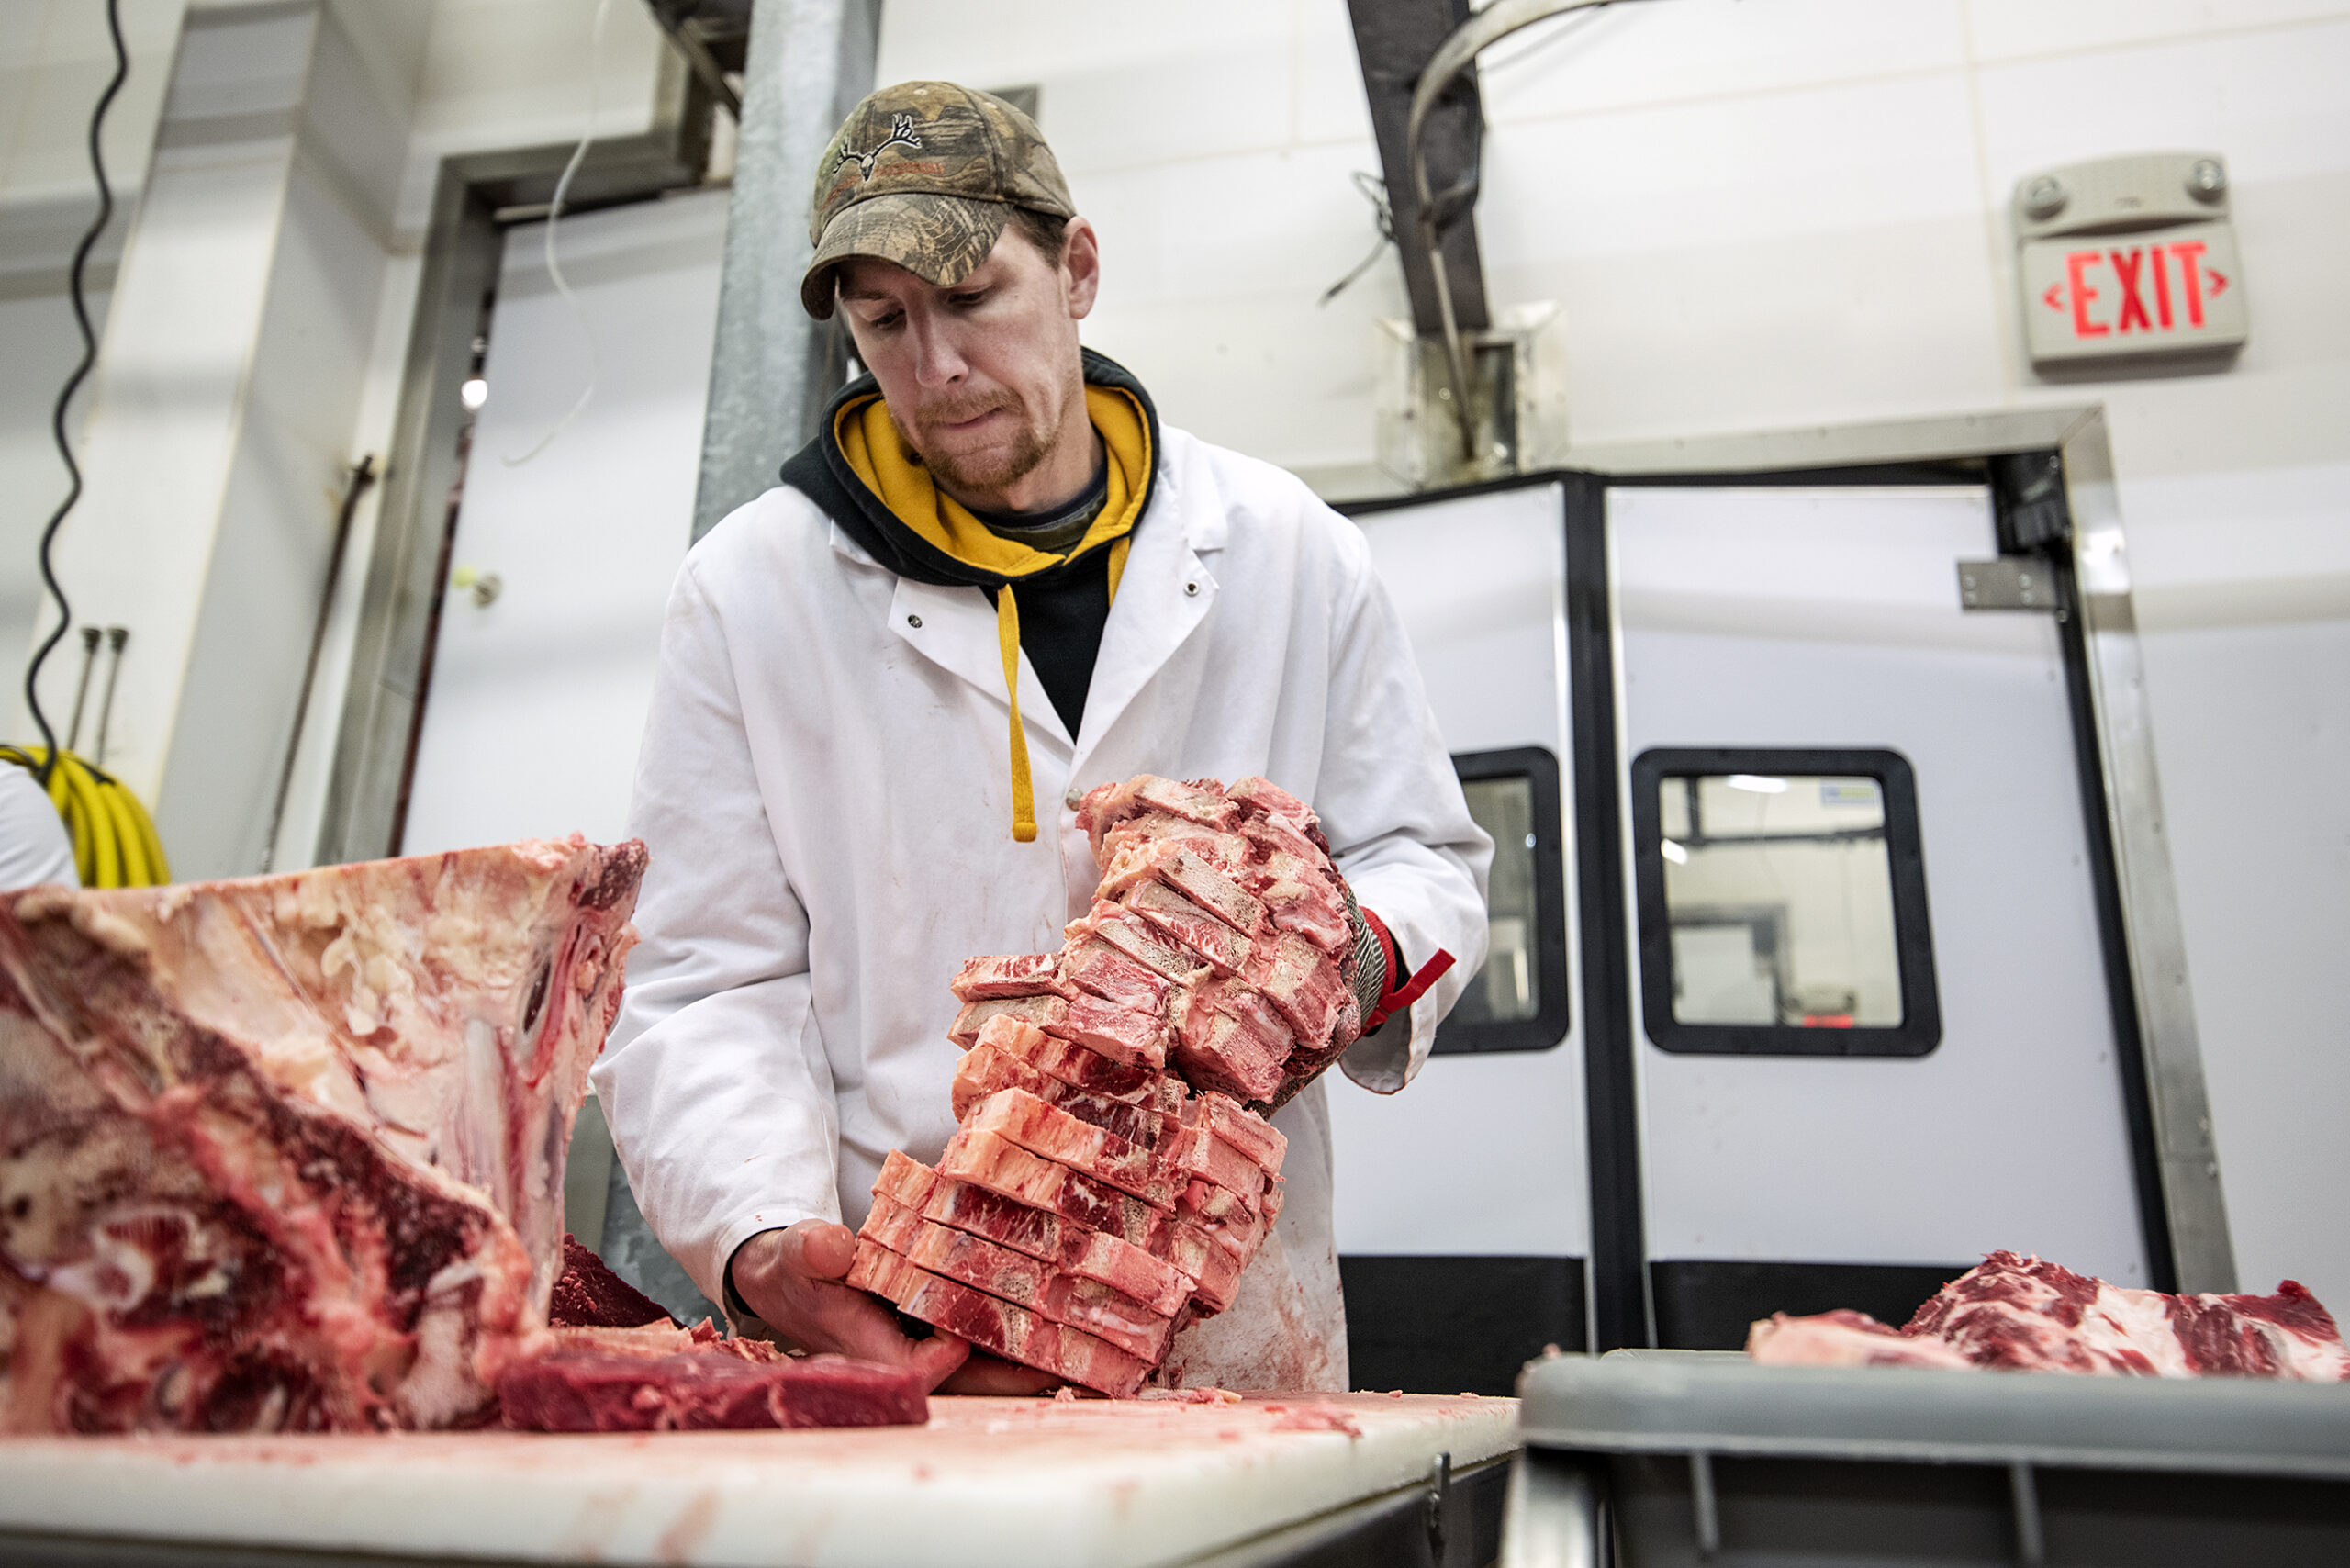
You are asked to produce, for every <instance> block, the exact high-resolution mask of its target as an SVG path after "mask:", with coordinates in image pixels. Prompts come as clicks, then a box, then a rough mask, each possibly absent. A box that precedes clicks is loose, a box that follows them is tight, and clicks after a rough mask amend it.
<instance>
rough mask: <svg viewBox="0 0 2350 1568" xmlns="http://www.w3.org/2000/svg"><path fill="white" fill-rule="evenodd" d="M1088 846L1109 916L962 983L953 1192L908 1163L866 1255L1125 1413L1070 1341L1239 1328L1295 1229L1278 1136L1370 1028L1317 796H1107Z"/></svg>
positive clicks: (1108, 792)
mask: <svg viewBox="0 0 2350 1568" xmlns="http://www.w3.org/2000/svg"><path fill="white" fill-rule="evenodd" d="M1078 823H1079V825H1080V827H1082V828H1083V829H1084V830H1085V831H1086V833H1087V834H1088V835H1089V836H1090V839H1091V843H1092V845H1093V848H1094V854H1095V858H1096V860H1097V862H1098V863H1099V864H1100V866H1101V868H1102V876H1101V879H1100V882H1099V884H1098V886H1097V887H1096V890H1095V895H1094V900H1093V902H1092V905H1091V908H1090V909H1089V910H1088V911H1087V913H1085V914H1084V915H1083V916H1082V917H1080V918H1079V919H1077V920H1073V921H1071V922H1070V923H1069V924H1068V926H1067V927H1066V928H1065V930H1064V933H1063V935H1064V937H1065V942H1064V945H1063V946H1062V949H1061V951H1060V953H1059V954H1058V955H1057V956H1047V955H1036V954H1027V955H1017V956H1007V957H990V956H982V957H978V958H972V959H970V960H969V961H968V962H967V963H966V964H965V965H964V967H963V969H962V970H961V972H960V973H959V974H958V975H957V976H956V977H955V980H954V982H953V987H952V989H953V991H954V992H955V994H956V996H957V999H958V1000H960V1001H961V1002H963V1007H962V1009H961V1011H960V1012H959V1013H958V1014H957V1017H956V1020H955V1023H954V1025H953V1027H952V1028H951V1029H950V1030H949V1037H950V1038H951V1039H953V1040H954V1041H955V1043H956V1044H957V1045H959V1046H961V1047H964V1048H965V1052H966V1054H965V1056H964V1058H963V1059H962V1061H961V1063H960V1064H959V1065H958V1066H957V1070H956V1072H955V1077H954V1085H953V1090H952V1103H953V1107H954V1111H955V1115H956V1119H957V1124H958V1126H957V1132H956V1133H955V1135H954V1137H951V1138H950V1139H948V1140H947V1144H946V1148H945V1149H944V1150H943V1151H942V1152H941V1154H940V1156H939V1159H938V1164H937V1169H936V1170H931V1169H929V1168H928V1167H925V1166H923V1165H921V1164H920V1163H918V1162H916V1161H914V1160H912V1159H910V1158H908V1157H907V1156H905V1155H904V1154H903V1153H901V1152H900V1153H893V1154H892V1155H891V1156H890V1159H889V1162H888V1163H887V1164H885V1165H884V1167H883V1169H882V1172H881V1176H880V1180H879V1181H878V1182H876V1184H875V1186H874V1194H875V1198H876V1200H877V1201H876V1204H875V1206H874V1209H873V1211H872V1213H871V1215H869V1216H868V1217H867V1222H866V1224H865V1226H864V1228H863V1229H862V1230H861V1231H860V1233H859V1238H858V1249H857V1254H856V1256H857V1260H858V1268H859V1270H860V1271H861V1273H860V1275H859V1276H858V1277H859V1278H862V1279H864V1280H865V1281H867V1288H869V1289H872V1290H875V1291H876V1292H878V1294H883V1295H885V1296H887V1297H888V1298H889V1299H890V1300H891V1301H893V1302H895V1303H896V1304H897V1305H899V1307H900V1308H901V1310H902V1311H905V1312H907V1313H910V1314H912V1316H917V1317H923V1318H924V1319H925V1320H926V1321H929V1322H931V1323H934V1324H936V1325H938V1326H939V1327H946V1328H949V1329H950V1330H952V1331H954V1332H957V1333H961V1332H963V1329H962V1328H960V1327H957V1323H950V1322H947V1321H946V1319H945V1318H943V1317H940V1316H930V1315H929V1314H930V1311H931V1310H932V1309H934V1310H936V1311H938V1312H941V1313H946V1314H950V1315H952V1316H955V1317H956V1319H957V1322H962V1321H966V1320H968V1321H972V1322H976V1323H978V1324H979V1328H978V1329H976V1330H975V1333H977V1334H979V1336H981V1338H978V1339H975V1342H977V1343H981V1344H982V1348H985V1349H990V1350H996V1351H997V1353H999V1354H1004V1355H1009V1356H1012V1357H1013V1359H1015V1360H1024V1361H1028V1362H1029V1364H1031V1365H1034V1366H1038V1367H1042V1368H1045V1369H1046V1370H1049V1371H1055V1372H1059V1373H1060V1374H1061V1375H1064V1376H1068V1377H1070V1378H1071V1379H1073V1380H1074V1381H1078V1382H1085V1383H1090V1384H1091V1386H1093V1387H1097V1388H1102V1389H1104V1390H1105V1391H1107V1390H1108V1389H1109V1388H1110V1383H1105V1382H1102V1381H1099V1380H1098V1378H1097V1377H1095V1376H1089V1375H1088V1374H1087V1373H1086V1372H1082V1371H1069V1370H1066V1368H1067V1367H1068V1366H1069V1365H1072V1364H1080V1365H1083V1366H1091V1367H1094V1368H1095V1369H1096V1372H1097V1373H1098V1377H1099V1378H1109V1379H1111V1380H1112V1381H1113V1382H1115V1381H1119V1380H1122V1379H1123V1378H1124V1377H1125V1371H1126V1369H1125V1365H1124V1363H1122V1362H1119V1361H1093V1360H1088V1357H1089V1356H1091V1352H1090V1351H1087V1350H1085V1347H1084V1346H1082V1345H1078V1346H1074V1347H1072V1346H1070V1345H1068V1344H1066V1343H1065V1342H1064V1341H1063V1340H1061V1339H1060V1338H1056V1337H1055V1334H1054V1333H1053V1332H1052V1331H1051V1330H1055V1329H1057V1330H1059V1331H1063V1332H1068V1331H1082V1330H1089V1329H1090V1330H1094V1331H1098V1333H1099V1335H1100V1337H1101V1338H1102V1339H1104V1340H1106V1341H1108V1347H1107V1348H1109V1349H1111V1350H1117V1351H1119V1352H1122V1353H1125V1354H1127V1355H1129V1356H1131V1357H1138V1358H1139V1359H1140V1360H1141V1361H1143V1362H1145V1363H1156V1362H1157V1361H1160V1360H1161V1359H1163V1357H1164V1356H1165V1353H1166V1350H1167V1342H1168V1334H1169V1333H1171V1331H1172V1329H1173V1328H1174V1327H1177V1326H1179V1325H1180V1324H1181V1323H1182V1322H1186V1321H1192V1320H1195V1319H1197V1318H1200V1317H1203V1316H1212V1315H1214V1313H1217V1312H1220V1311H1222V1310H1224V1309H1225V1307H1227V1306H1229V1305H1231V1303H1232V1301H1233V1298H1234V1294H1235V1293H1236V1291H1237V1288H1238V1284H1239V1279H1240V1275H1241V1273H1242V1271H1244V1270H1246V1269H1247V1267H1248V1263H1249V1261H1250V1260H1252V1259H1253V1258H1254V1257H1255V1256H1256V1254H1257V1250H1258V1248H1259V1246H1260V1245H1261V1244H1262V1242H1263V1240H1264V1236H1265V1230H1266V1227H1267V1226H1269V1225H1270V1223H1271V1222H1272V1220H1273V1218H1274V1216H1275V1215H1278V1214H1279V1213H1280V1212H1281V1184H1280V1171H1281V1160H1282V1159H1283V1157H1284V1156H1285V1154H1286V1152H1287V1144H1286V1140H1285V1139H1283V1137H1281V1134H1280V1133H1279V1132H1276V1131H1275V1130H1274V1129H1273V1128H1272V1126H1270V1124H1269V1123H1267V1122H1266V1120H1265V1119H1264V1118H1265V1114H1266V1113H1268V1112H1270V1111H1271V1110H1273V1109H1275V1108H1278V1106H1280V1105H1281V1103H1284V1102H1286V1101H1287V1100H1288V1099H1289V1098H1290V1097H1291V1096H1292V1095H1293V1094H1295V1093H1296V1092H1298V1091H1299V1090H1300V1089H1302V1088H1303V1087H1304V1085H1305V1084H1306V1083H1307V1082H1309V1081H1312V1079H1313V1077H1314V1075H1315V1074H1316V1073H1318V1072H1319V1071H1321V1070H1323V1069H1324V1068H1326V1067H1327V1066H1328V1065H1329V1063H1330V1062H1331V1061H1332V1060H1334V1059H1336V1058H1337V1055H1338V1054H1339V1053H1340V1052H1342V1051H1344V1050H1345V1049H1346V1047H1348V1045H1349V1044H1351V1043H1352V1042H1353V1040H1354V1039H1355V1037H1356V1036H1357V1035H1358V1034H1359V1033H1360V1011H1359V1009H1358V1006H1357V1004H1356V1002H1355V1001H1354V998H1353V994H1352V989H1351V988H1352V965H1353V944H1352V942H1351V940H1350V935H1351V926H1350V924H1349V919H1348V902H1347V901H1348V893H1347V888H1346V882H1345V879H1343V878H1341V877H1340V876H1339V875H1338V873H1337V868H1335V867H1334V866H1332V865H1331V864H1330V860H1329V846H1328V844H1327V842H1326V840H1325V839H1324V838H1323V837H1322V834H1321V831H1320V828H1319V825H1318V824H1317V823H1315V819H1314V813H1313V812H1311V811H1309V810H1307V808H1306V807H1305V805H1304V802H1303V801H1299V800H1298V799H1297V798H1296V797H1295V796H1293V795H1291V794H1290V793H1289V792H1288V791H1286V790H1281V789H1279V788H1277V787H1275V786H1274V785H1272V784H1270V783H1269V782H1267V781H1266V780H1263V779H1243V780H1241V781H1240V782H1239V783H1238V784H1236V785H1234V786H1233V787H1232V789H1231V790H1225V789H1224V788H1223V787H1222V786H1221V785H1218V784H1216V783H1215V782H1214V781H1213V780H1208V779H1194V780H1192V781H1189V782H1181V783H1179V782H1176V781H1173V780H1169V779H1165V778H1153V777H1151V776H1149V775H1143V776H1140V777H1138V778H1132V779H1128V780H1127V781H1126V782H1125V783H1123V784H1119V785H1105V786H1103V787H1102V788H1101V789H1099V790H1094V791H1093V792H1091V794H1089V795H1087V796H1086V797H1084V799H1083V801H1081V802H1080V806H1079V808H1078ZM1073 1238H1091V1239H1090V1240H1088V1241H1087V1242H1086V1243H1085V1244H1084V1246H1083V1248H1082V1249H1080V1247H1079V1246H1078V1244H1077V1243H1076V1241H1075V1240H1074V1239H1073ZM1152 1271H1158V1277H1156V1278H1153V1277H1151V1276H1152ZM910 1303H912V1304H916V1305H910ZM1137 1307H1139V1308H1143V1309H1147V1319H1146V1320H1143V1321H1139V1322H1136V1321H1130V1320H1129V1319H1128V1318H1126V1317H1119V1318H1117V1319H1116V1320H1115V1321H1112V1320H1109V1319H1096V1318H1093V1317H1089V1316H1085V1313H1086V1312H1087V1311H1090V1310H1102V1309H1106V1310H1109V1311H1112V1312H1113V1313H1122V1314H1123V1313H1128V1312H1130V1311H1132V1310H1134V1309H1136V1308H1137ZM1007 1313H1008V1314H1011V1315H1013V1316H1002V1315H1003V1314H1007ZM991 1315H992V1316H991ZM1022 1315H1025V1316H1022ZM1031 1319H1034V1320H1035V1322H1037V1323H1041V1324H1042V1325H1044V1326H1045V1327H1042V1328H1034V1329H1032V1328H1031V1327H1026V1326H1025V1325H1026V1324H1027V1323H1028V1322H1029V1320H1031ZM1005 1347H1009V1348H1005ZM1037 1347H1042V1349H1037ZM1072 1351H1074V1352H1076V1353H1077V1359H1076V1361H1075V1362H1071V1361H1070V1359H1069V1353H1070V1352H1072ZM1102 1369H1107V1370H1106V1371H1104V1370H1102Z"/></svg>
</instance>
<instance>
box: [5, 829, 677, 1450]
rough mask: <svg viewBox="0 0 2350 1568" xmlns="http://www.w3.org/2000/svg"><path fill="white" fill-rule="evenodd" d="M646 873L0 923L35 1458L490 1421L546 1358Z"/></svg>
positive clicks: (10, 1146) (354, 871) (557, 872)
mask: <svg viewBox="0 0 2350 1568" xmlns="http://www.w3.org/2000/svg"><path fill="white" fill-rule="evenodd" d="M644 863H645V857H644V849H643V846H642V845H639V844H635V843H629V844H623V845H621V846H616V847H612V848H609V849H607V848H599V847H597V846H593V845H590V844H588V843H587V842H586V841H585V840H584V839H580V838H577V837H576V836H575V837H574V838H572V839H570V840H569V841H567V842H565V843H547V842H539V841H532V842H527V843H522V844H516V845H509V846H503V847H499V848H493V849H475V850H464V851H459V852H456V853H452V854H446V855H433V856H421V857H412V858H409V859H406V860H390V861H378V862H375V863H373V864H368V865H358V866H339V867H330V868H321V869H318V870H312V871H304V872H298V873H295V874H292V875H288V876H281V877H268V878H257V879H251V880H245V881H232V882H215V883H199V884H194V885H185V886H176V887H165V888H142V889H127V890H109V891H86V892H76V891H71V890H64V889H59V888H38V889H33V890H28V891H25V892H19V893H15V894H11V895H6V896H0V1148H5V1150H6V1157H5V1163H0V1253H4V1254H5V1261H6V1268H5V1269H0V1309H5V1312H6V1318H7V1325H6V1326H7V1327H8V1329H9V1330H10V1334H11V1337H12V1339H13V1356H12V1361H11V1375H10V1377H9V1379H8V1383H7V1387H6V1420H7V1423H8V1425H9V1426H10V1427H12V1428H14V1429H17V1430H20V1431H22V1430H30V1431H40V1430H59V1431H130V1430H213V1431H275V1430H300V1431H316V1430H365V1429H375V1428H386V1427H436V1426H450V1425H460V1424H464V1423H467V1422H473V1421H478V1420H481V1419H484V1418H486V1417H487V1416H489V1415H490V1414H491V1408H492V1400H493V1397H494V1394H493V1386H494V1383H495V1381H496V1378H497V1376H498V1372H500V1371H501V1370H502V1369H503V1368H504V1367H505V1366H506V1365H508V1364H509V1363H510V1362H513V1361H517V1360H520V1359H522V1358H525V1357H527V1356H530V1355H532V1354H535V1353H536V1352H537V1351H538V1350H541V1349H543V1346H544V1344H545V1343H546V1331H545V1328H544V1327H543V1325H544V1323H545V1313H546V1305H547V1300H548V1296H549V1294H550V1292H551V1290H552V1288H553V1286H554V1281H555V1275H556V1271H557V1269H558V1267H559V1264H560V1257H561V1251H560V1245H559V1244H560V1240H561V1238H562V1234H563V1231H562V1215H561V1205H562V1192H563V1160H564V1156H565V1150H566V1148H567V1147H568V1143H569V1138H570V1133H571V1126H572V1120H573V1117H574V1116H575V1115H576V1113H577V1110H578V1107H579V1103H580V1101H581V1099H582V1098H583V1097H584V1096H585V1093H586V1089H587V1071H588V1064H589V1062H590V1061H591V1060H592V1059H593V1058H594V1056H595V1054H596V1052H597V1050H598V1049H599V1047H600V1046H601V1044H602V1042H603V1038H604V1034H605V1032H606V1030H607V1029H608V1028H609V1027H610V1023H611V1019H612V1015H613V1014H614V1012H615V1011H616V1010H617V1008H618V1006H619V1003H620V995H621V961H622V958H623V957H624V956H625V954H626V953H627V951H628V949H629V947H630V946H631V945H632V943H633V942H634V940H635V934H634V933H633V932H632V930H631V929H630V928H629V925H628V916H629V913H630V911H631V909H632V906H633V904H634V902H635V896H636V887H637V882H638V880H639V879H640V878H641V877H642V876H643V869H644Z"/></svg>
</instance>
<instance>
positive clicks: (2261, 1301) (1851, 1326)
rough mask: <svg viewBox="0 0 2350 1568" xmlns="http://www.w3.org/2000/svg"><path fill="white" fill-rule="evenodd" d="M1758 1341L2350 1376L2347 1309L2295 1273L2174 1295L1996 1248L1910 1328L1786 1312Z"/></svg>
mask: <svg viewBox="0 0 2350 1568" xmlns="http://www.w3.org/2000/svg"><path fill="white" fill-rule="evenodd" d="M1746 1350H1747V1354H1749V1355H1750V1356H1751V1357H1753V1358H1754V1359H1755V1360H1756V1361H1763V1362H1766V1363H1769V1364H1772V1365H1775V1366H1928V1367H1990V1368H1996V1369H2000V1370H2004V1371H2009V1372H2083V1373H2089V1374H2092V1375H2102V1376H2109V1377H2266V1378H2278V1379H2285V1380H2288V1381H2294V1382H2304V1383H2341V1382H2344V1381H2350V1350H2346V1349H2344V1345H2343V1343H2342V1336H2341V1332H2340V1330H2339V1329H2338V1328H2337V1327H2335V1324H2334V1321H2333V1315H2332V1314H2331V1313H2329V1312H2327V1311H2326V1310H2325V1308H2324V1307H2323V1306H2322V1305H2320V1304H2319V1302H2318V1299H2317V1297H2315V1296H2313V1295H2311V1294H2310V1293H2309V1292H2308V1291H2307V1290H2305V1289H2303V1288H2302V1287H2301V1286H2300V1284H2299V1283H2297V1282H2294V1281H2291V1280H2287V1281H2286V1282H2284V1283H2283V1284H2281V1285H2279V1286H2277V1294H2274V1295H2167V1294H2164V1293H2162V1292H2160V1291H2143V1290H2131V1289H2128V1288H2126V1287H2124V1286H2121V1285H2115V1284H2109V1283H2108V1282H2105V1281H2103V1280H2098V1279H2091V1278H2090V1277H2088V1276H2087V1275H2086V1274H2076V1273H2075V1272H2074V1271H2072V1270H2070V1269H2067V1268H2065V1267H2063V1266H2062V1265H2060V1264H2056V1263H2050V1262H2046V1261H2043V1260H2041V1259H2038V1258H2027V1257H2022V1256H2020V1255H2018V1254H2016V1253H2013V1252H1994V1253H1992V1254H1991V1255H1990V1256H1989V1257H1987V1258H1986V1259H1985V1260H1983V1261H1982V1262H1981V1263H1980V1264H1979V1265H1977V1266H1976V1267H1975V1268H1973V1269H1970V1270H1968V1271H1966V1272H1965V1273H1964V1274H1962V1275H1960V1276H1959V1277H1958V1278H1957V1279H1955V1280H1953V1281H1952V1282H1950V1283H1949V1284H1947V1285H1944V1286H1943V1287H1942V1290H1941V1291H1940V1292H1938V1293H1937V1294H1935V1295H1934V1297H1933V1299H1932V1300H1930V1301H1929V1302H1927V1303H1926V1305H1923V1306H1921V1307H1919V1309H1918V1312H1917V1315H1916V1316H1913V1317H1912V1318H1910V1320H1909V1321H1908V1323H1907V1324H1905V1325H1903V1326H1902V1327H1899V1328H1893V1327H1887V1326H1886V1325H1885V1324H1882V1323H1879V1322H1877V1321H1876V1320H1875V1319H1874V1318H1873V1317H1870V1316H1868V1315H1867V1314H1865V1313H1860V1312H1853V1311H1850V1310H1843V1311H1838V1312H1830V1313H1823V1314H1820V1315H1819V1316H1814V1317H1789V1316H1787V1315H1786V1314H1785V1313H1778V1314H1774V1316H1771V1317H1770V1318H1768V1319H1767V1320H1765V1321H1762V1322H1760V1323H1757V1324H1755V1325H1754V1327H1753V1330H1752V1332H1751V1334H1750V1335H1749V1337H1748V1338H1747V1342H1746Z"/></svg>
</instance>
